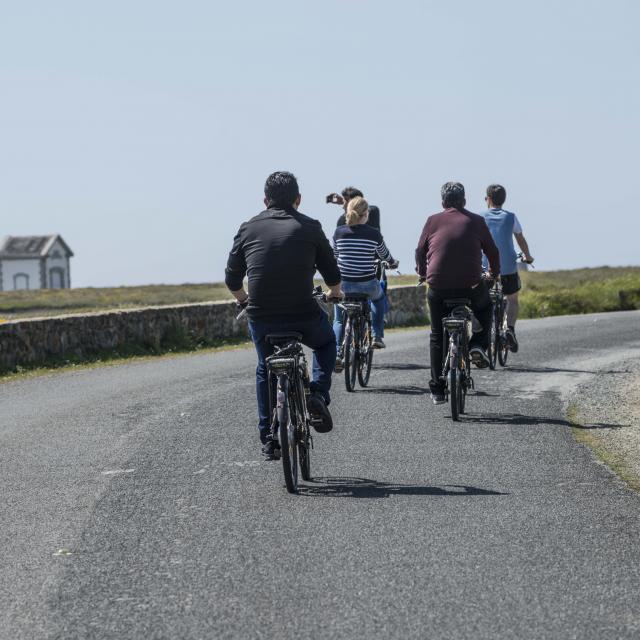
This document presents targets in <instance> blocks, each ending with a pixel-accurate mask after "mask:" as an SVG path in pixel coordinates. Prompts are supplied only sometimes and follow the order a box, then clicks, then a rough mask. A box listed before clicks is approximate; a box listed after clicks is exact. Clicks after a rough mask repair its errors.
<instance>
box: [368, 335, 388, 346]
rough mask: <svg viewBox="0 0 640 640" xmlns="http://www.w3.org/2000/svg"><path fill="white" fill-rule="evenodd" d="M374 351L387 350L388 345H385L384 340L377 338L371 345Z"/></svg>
mask: <svg viewBox="0 0 640 640" xmlns="http://www.w3.org/2000/svg"><path fill="white" fill-rule="evenodd" d="M371 346H372V347H373V348H374V349H386V348H387V345H386V344H385V343H384V340H383V339H382V338H378V337H377V336H375V337H374V338H373V344H372V345H371Z"/></svg>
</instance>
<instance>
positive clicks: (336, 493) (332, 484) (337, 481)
mask: <svg viewBox="0 0 640 640" xmlns="http://www.w3.org/2000/svg"><path fill="white" fill-rule="evenodd" d="M311 482H312V483H313V484H305V485H301V486H300V487H299V493H300V495H306V496H324V497H333V498H388V497H389V496H504V495H508V494H506V493H503V492H501V491H493V490H491V489H481V488H479V487H472V486H468V485H458V484H451V485H443V486H441V487H435V486H429V485H424V486H423V485H415V484H394V483H392V482H378V481H377V480H370V479H368V478H333V477H327V478H314V479H313V480H312V481H311Z"/></svg>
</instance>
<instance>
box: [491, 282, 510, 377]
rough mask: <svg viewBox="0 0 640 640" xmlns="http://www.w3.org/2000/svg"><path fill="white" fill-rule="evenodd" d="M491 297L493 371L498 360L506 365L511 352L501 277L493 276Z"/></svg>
mask: <svg viewBox="0 0 640 640" xmlns="http://www.w3.org/2000/svg"><path fill="white" fill-rule="evenodd" d="M489 297H490V298H491V328H490V330H489V368H490V369H491V370H492V371H493V370H495V368H496V362H499V363H500V366H501V367H504V366H506V364H507V356H508V354H509V343H508V341H507V313H506V302H505V297H504V293H503V292H502V282H501V281H500V278H493V284H492V285H491V287H490V288H489Z"/></svg>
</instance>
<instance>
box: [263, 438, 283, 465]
mask: <svg viewBox="0 0 640 640" xmlns="http://www.w3.org/2000/svg"><path fill="white" fill-rule="evenodd" d="M262 453H263V454H264V457H265V459H266V460H280V455H281V454H282V450H281V449H280V443H279V442H278V440H277V438H269V439H268V440H267V441H266V442H265V443H264V444H263V445H262Z"/></svg>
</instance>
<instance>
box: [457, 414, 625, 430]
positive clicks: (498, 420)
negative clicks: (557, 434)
mask: <svg viewBox="0 0 640 640" xmlns="http://www.w3.org/2000/svg"><path fill="white" fill-rule="evenodd" d="M460 420H461V421H462V422H477V423H479V424H507V425H513V426H523V427H530V426H536V425H543V426H545V425H553V426H558V427H576V429H624V427H625V426H626V425H623V424H608V423H591V424H586V425H581V424H574V423H573V422H569V421H568V420H563V419H561V418H549V417H545V416H525V415H522V414H521V413H483V414H480V413H465V414H464V415H462V416H460Z"/></svg>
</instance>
